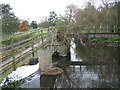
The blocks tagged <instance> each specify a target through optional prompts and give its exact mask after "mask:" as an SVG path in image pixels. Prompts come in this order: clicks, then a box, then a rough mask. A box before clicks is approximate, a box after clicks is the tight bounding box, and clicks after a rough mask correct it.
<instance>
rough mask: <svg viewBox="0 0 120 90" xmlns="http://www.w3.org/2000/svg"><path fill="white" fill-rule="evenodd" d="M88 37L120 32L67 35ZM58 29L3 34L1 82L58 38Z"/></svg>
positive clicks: (0, 68) (111, 35)
mask: <svg viewBox="0 0 120 90" xmlns="http://www.w3.org/2000/svg"><path fill="white" fill-rule="evenodd" d="M76 35H78V36H86V37H108V36H109V37H113V36H114V37H119V35H120V33H82V34H81V33H76V34H66V36H76ZM56 36H57V30H56V29H51V30H50V29H42V30H35V31H31V32H30V31H29V32H23V33H22V32H21V33H17V34H14V35H7V36H2V39H1V40H0V43H2V46H1V48H0V51H1V52H0V56H1V58H0V82H1V81H2V79H3V78H4V77H6V76H7V75H8V74H10V73H11V72H12V71H14V70H16V68H17V67H19V66H21V65H23V64H24V63H26V62H28V60H29V59H30V58H32V57H36V56H37V51H38V50H39V49H40V48H45V47H47V46H48V45H50V44H51V42H54V41H55V40H56V39H57V38H56Z"/></svg>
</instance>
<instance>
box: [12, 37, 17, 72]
mask: <svg viewBox="0 0 120 90" xmlns="http://www.w3.org/2000/svg"><path fill="white" fill-rule="evenodd" d="M11 54H12V59H13V60H12V63H13V70H14V71H15V70H16V65H15V50H14V37H13V36H12V37H11Z"/></svg>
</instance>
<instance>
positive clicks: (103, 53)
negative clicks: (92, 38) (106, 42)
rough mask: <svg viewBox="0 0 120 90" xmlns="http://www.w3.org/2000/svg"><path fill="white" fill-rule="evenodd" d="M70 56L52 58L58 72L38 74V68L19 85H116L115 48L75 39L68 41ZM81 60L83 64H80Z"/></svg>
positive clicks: (117, 79) (33, 86) (60, 86)
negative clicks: (89, 44) (90, 44)
mask: <svg viewBox="0 0 120 90" xmlns="http://www.w3.org/2000/svg"><path fill="white" fill-rule="evenodd" d="M70 56H71V58H70V59H68V58H59V59H57V60H54V61H53V63H56V66H58V67H60V68H62V69H63V70H64V73H63V74H61V75H54V76H47V75H41V74H40V71H39V70H38V71H36V72H35V73H34V74H32V75H30V76H29V77H27V78H25V79H24V80H23V82H24V84H23V85H21V87H22V88H44V87H50V88H118V82H119V75H118V70H119V69H118V58H119V55H118V48H113V47H106V46H94V47H93V46H88V45H85V44H83V43H82V42H81V41H80V40H78V39H73V40H72V41H71V47H70ZM81 63H84V64H81Z"/></svg>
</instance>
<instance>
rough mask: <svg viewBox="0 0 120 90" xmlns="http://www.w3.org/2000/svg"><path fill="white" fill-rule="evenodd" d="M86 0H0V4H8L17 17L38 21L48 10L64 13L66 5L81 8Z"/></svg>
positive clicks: (46, 14) (47, 14) (47, 13)
mask: <svg viewBox="0 0 120 90" xmlns="http://www.w3.org/2000/svg"><path fill="white" fill-rule="evenodd" d="M86 1H88V0H0V4H1V3H5V4H10V6H11V7H12V8H13V10H12V12H14V13H15V15H16V16H17V17H19V19H23V20H29V21H32V20H35V21H37V22H40V21H41V19H43V18H44V17H46V16H47V17H48V16H49V13H50V11H55V12H56V13H57V15H59V14H62V15H64V11H65V9H66V6H67V5H69V4H75V5H77V6H78V7H79V8H81V7H82V6H83V5H84V3H85V2H86Z"/></svg>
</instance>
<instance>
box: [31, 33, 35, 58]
mask: <svg viewBox="0 0 120 90" xmlns="http://www.w3.org/2000/svg"><path fill="white" fill-rule="evenodd" d="M31 43H32V56H33V57H34V56H35V54H34V38H33V34H32V33H31Z"/></svg>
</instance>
